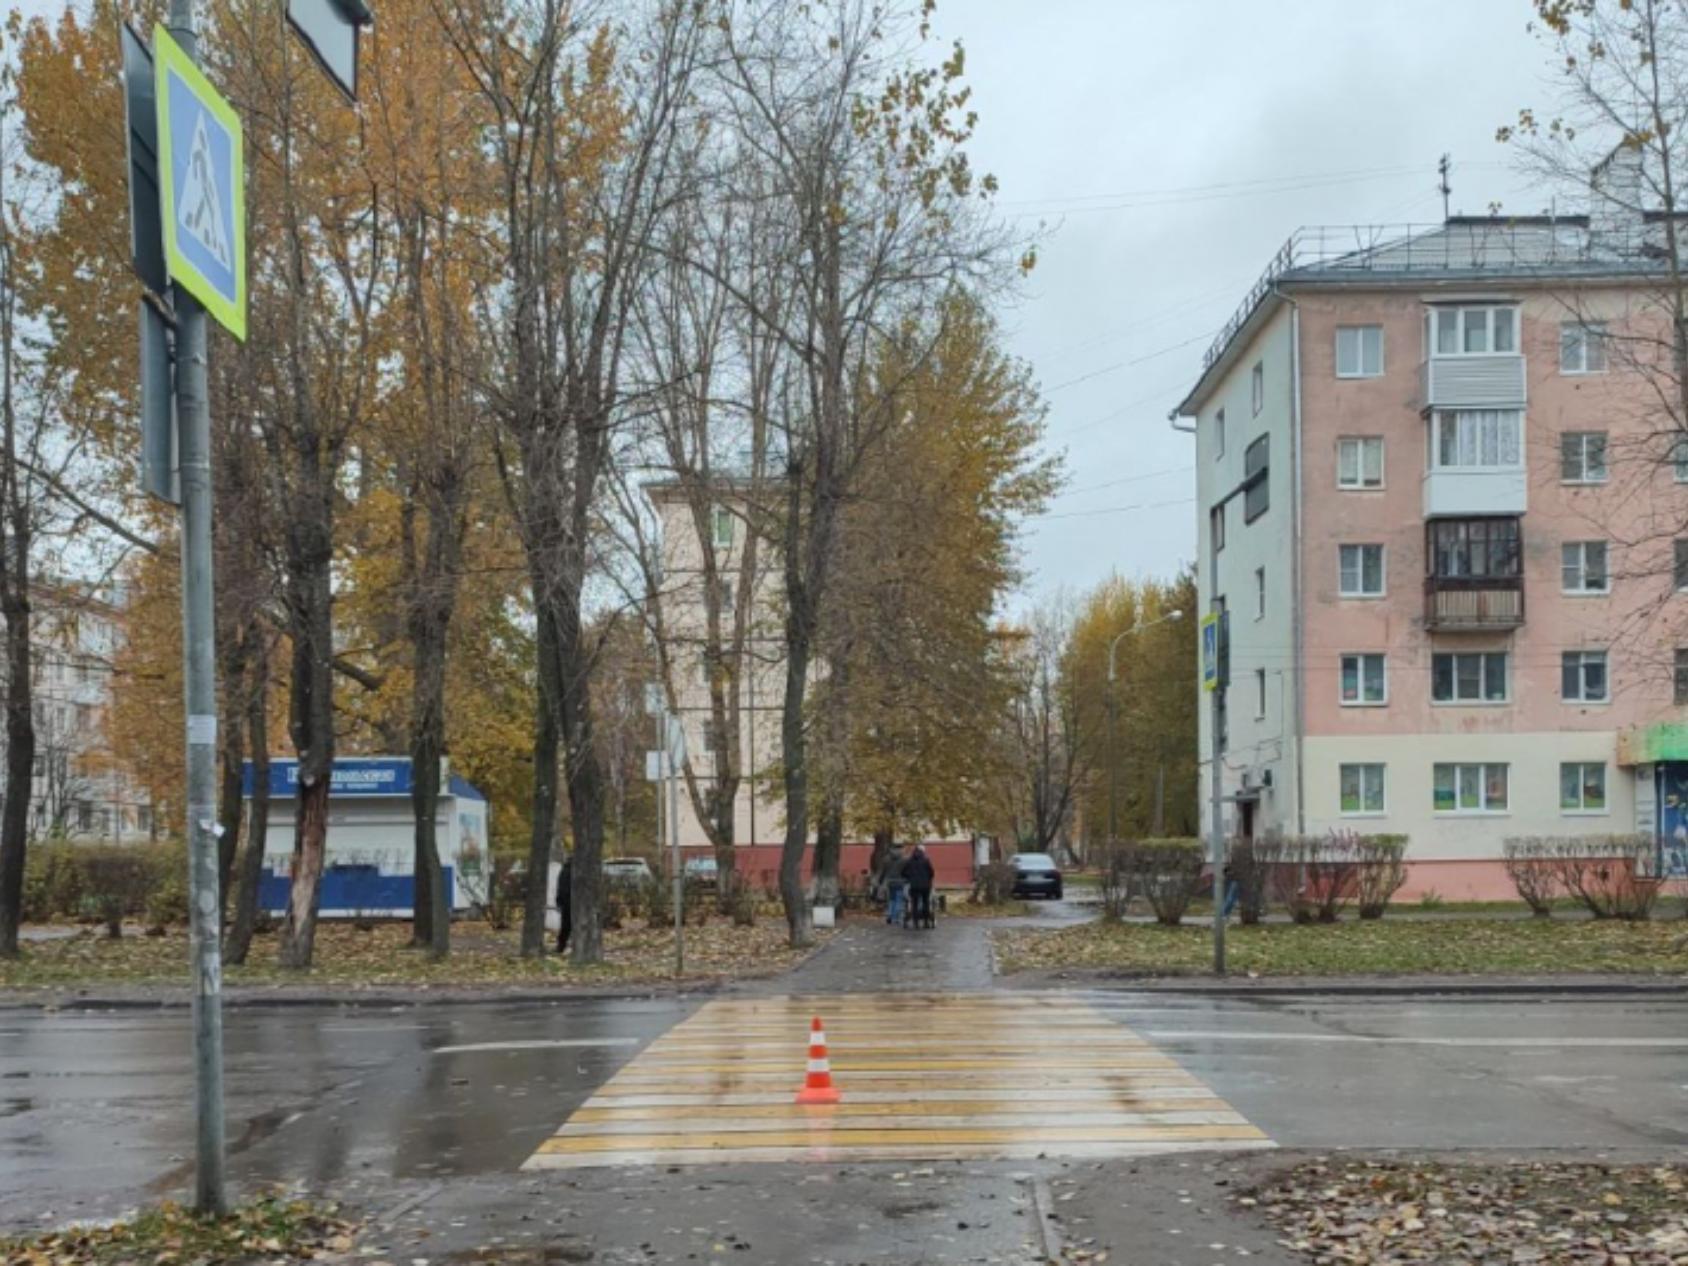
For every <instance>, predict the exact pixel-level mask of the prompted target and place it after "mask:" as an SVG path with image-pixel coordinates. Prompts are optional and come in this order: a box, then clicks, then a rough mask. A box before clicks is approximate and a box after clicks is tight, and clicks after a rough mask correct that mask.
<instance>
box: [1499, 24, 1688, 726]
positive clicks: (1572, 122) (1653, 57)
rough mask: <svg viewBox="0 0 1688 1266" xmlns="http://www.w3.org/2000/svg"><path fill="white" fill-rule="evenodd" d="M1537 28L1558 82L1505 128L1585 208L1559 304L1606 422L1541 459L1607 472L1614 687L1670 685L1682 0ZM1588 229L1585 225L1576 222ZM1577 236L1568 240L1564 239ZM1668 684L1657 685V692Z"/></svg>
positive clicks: (1682, 401)
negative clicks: (1550, 94)
mask: <svg viewBox="0 0 1688 1266" xmlns="http://www.w3.org/2000/svg"><path fill="white" fill-rule="evenodd" d="M1534 8H1535V10H1536V19H1537V20H1536V22H1535V23H1534V24H1533V28H1534V29H1535V30H1536V32H1537V34H1538V35H1539V36H1540V37H1541V38H1542V40H1543V42H1544V44H1545V46H1546V48H1547V51H1548V53H1549V60H1550V64H1551V65H1552V66H1553V67H1554V68H1555V70H1556V72H1557V75H1558V79H1559V88H1560V93H1559V101H1558V102H1557V104H1556V107H1555V109H1554V110H1553V111H1552V112H1551V113H1542V112H1538V111H1537V110H1535V109H1524V110H1522V111H1520V113H1519V117H1518V119H1517V121H1516V122H1515V123H1513V124H1510V125H1508V126H1505V127H1502V128H1501V129H1500V131H1499V137H1500V139H1501V140H1502V141H1503V142H1507V143H1509V144H1510V145H1512V146H1513V147H1514V149H1515V151H1516V152H1517V153H1518V155H1519V157H1520V159H1521V160H1522V162H1523V164H1524V165H1525V167H1526V168H1527V169H1528V170H1529V171H1530V172H1531V173H1532V174H1534V175H1535V176H1537V177H1538V178H1539V179H1541V180H1542V182H1543V183H1544V184H1545V185H1546V186H1548V187H1549V188H1550V189H1552V190H1553V191H1554V193H1555V195H1556V197H1557V198H1559V199H1562V200H1563V203H1566V204H1569V205H1571V206H1573V207H1575V208H1577V209H1579V210H1581V209H1586V217H1584V218H1582V219H1580V220H1578V221H1576V222H1574V223H1573V224H1571V225H1569V226H1567V227H1566V228H1564V229H1560V230H1557V234H1558V236H1557V237H1556V239H1555V242H1554V254H1553V256H1552V258H1551V259H1550V260H1548V261H1547V262H1549V263H1553V264H1560V265H1574V267H1570V268H1563V269H1559V270H1555V269H1552V268H1550V269H1548V270H1547V275H1548V276H1550V277H1552V276H1553V275H1554V274H1555V272H1556V271H1558V272H1559V275H1561V276H1563V277H1564V280H1563V281H1562V282H1560V283H1559V284H1558V285H1557V286H1556V287H1555V289H1554V290H1553V291H1552V292H1551V293H1552V294H1553V295H1554V298H1555V299H1556V300H1557V302H1558V303H1559V305H1560V307H1561V309H1562V313H1563V322H1564V324H1563V327H1562V330H1563V333H1562V338H1561V348H1560V349H1559V350H1560V356H1561V359H1562V360H1566V359H1569V360H1572V361H1575V362H1577V363H1580V364H1581V365H1582V366H1583V367H1585V368H1586V369H1588V370H1591V371H1594V370H1602V371H1606V376H1605V378H1604V379H1601V378H1589V379H1586V380H1585V382H1586V383H1587V384H1588V389H1589V390H1590V391H1591V392H1592V393H1593V394H1594V395H1595V396H1596V397H1597V398H1598V399H1599V400H1600V403H1601V407H1602V410H1603V411H1604V413H1605V415H1606V417H1607V418H1608V419H1609V420H1610V430H1609V431H1605V432H1600V433H1597V434H1596V435H1594V436H1593V437H1590V436H1587V435H1585V434H1583V433H1581V432H1575V431H1567V432H1566V433H1564V434H1562V435H1561V436H1560V437H1559V442H1558V443H1557V444H1555V445H1553V446H1552V447H1551V449H1550V450H1549V451H1548V453H1547V455H1546V459H1547V460H1548V461H1550V462H1552V463H1553V464H1554V466H1555V467H1556V469H1554V470H1553V471H1551V472H1546V473H1547V475H1548V476H1549V477H1550V478H1552V479H1554V480H1558V479H1560V478H1562V477H1563V478H1567V479H1574V480H1576V481H1584V480H1586V481H1587V482H1600V483H1605V484H1608V485H1609V492H1608V494H1607V495H1603V496H1599V497H1589V498H1585V499H1583V500H1582V501H1581V502H1580V503H1579V504H1580V506H1581V511H1580V512H1581V513H1582V515H1583V517H1584V518H1585V519H1586V521H1587V522H1588V523H1589V525H1590V529H1591V530H1590V532H1589V535H1590V536H1591V537H1598V538H1600V540H1602V541H1604V542H1608V543H1609V544H1608V546H1606V547H1604V548H1605V549H1606V553H1605V554H1604V555H1603V556H1602V558H1601V561H1600V567H1601V570H1602V571H1603V572H1604V575H1605V577H1606V578H1608V579H1609V580H1622V581H1624V582H1625V584H1624V586H1623V592H1622V594H1621V597H1622V599H1623V600H1622V601H1621V602H1620V603H1615V604H1614V625H1615V638H1614V640H1622V641H1623V642H1624V643H1625V644H1626V646H1627V648H1628V649H1627V650H1626V655H1625V659H1626V661H1627V667H1628V668H1629V669H1630V672H1629V674H1628V677H1629V679H1628V681H1627V682H1623V683H1619V688H1620V689H1631V690H1639V691H1644V692H1646V693H1647V694H1648V695H1651V696H1655V697H1656V696H1657V695H1658V694H1660V693H1662V692H1663V693H1668V692H1670V691H1671V690H1672V679H1673V676H1674V675H1675V673H1676V671H1677V664H1676V663H1675V655H1674V652H1673V648H1674V647H1675V646H1676V645H1679V644H1680V642H1681V638H1680V636H1679V635H1680V633H1681V632H1682V631H1683V629H1684V627H1685V622H1684V620H1683V617H1682V615H1681V613H1680V604H1679V603H1677V602H1674V601H1672V598H1673V596H1674V594H1675V593H1676V591H1677V590H1678V589H1680V588H1682V587H1683V585H1684V584H1685V583H1688V548H1685V547H1688V511H1684V509H1683V502H1682V498H1681V496H1680V487H1679V485H1680V484H1681V483H1682V482H1683V481H1684V480H1685V479H1688V276H1685V275H1684V247H1685V243H1684V233H1685V231H1688V220H1685V217H1684V210H1685V208H1684V205H1683V197H1684V194H1683V180H1684V177H1685V175H1688V9H1685V8H1684V7H1683V6H1682V5H1681V4H1679V3H1676V2H1675V0H1570V2H1567V0H1535V3H1534ZM1579 229H1580V231H1579ZM1567 242H1571V243H1574V245H1573V246H1570V247H1569V248H1567V246H1566V243H1567ZM1661 688H1662V689H1661Z"/></svg>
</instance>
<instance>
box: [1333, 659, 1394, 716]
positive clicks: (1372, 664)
mask: <svg viewBox="0 0 1688 1266" xmlns="http://www.w3.org/2000/svg"><path fill="white" fill-rule="evenodd" d="M1341 681H1342V690H1341V695H1342V703H1343V706H1345V707H1350V708H1357V707H1376V706H1378V705H1380V704H1384V703H1387V702H1388V701H1389V685H1388V680H1387V678H1386V676H1385V674H1384V667H1383V656H1382V655H1358V654H1356V655H1344V656H1343V657H1342V674H1341Z"/></svg>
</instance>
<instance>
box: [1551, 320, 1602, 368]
mask: <svg viewBox="0 0 1688 1266" xmlns="http://www.w3.org/2000/svg"><path fill="white" fill-rule="evenodd" d="M1559 372H1560V373H1562V374H1603V373H1605V372H1606V326H1605V323H1604V322H1601V321H1587V322H1584V321H1566V322H1564V323H1563V324H1561V325H1560V327H1559Z"/></svg>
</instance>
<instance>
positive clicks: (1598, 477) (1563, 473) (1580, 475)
mask: <svg viewBox="0 0 1688 1266" xmlns="http://www.w3.org/2000/svg"><path fill="white" fill-rule="evenodd" d="M1559 478H1560V480H1561V481H1562V482H1564V483H1568V484H1603V483H1605V482H1606V432H1604V431H1566V432H1565V433H1564V434H1563V435H1561V436H1560V437H1559Z"/></svg>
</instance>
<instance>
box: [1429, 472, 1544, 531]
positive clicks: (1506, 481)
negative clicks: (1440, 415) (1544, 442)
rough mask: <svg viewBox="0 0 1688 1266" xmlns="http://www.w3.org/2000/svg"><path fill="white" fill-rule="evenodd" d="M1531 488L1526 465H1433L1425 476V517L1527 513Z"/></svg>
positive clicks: (1441, 517)
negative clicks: (1434, 466) (1525, 468)
mask: <svg viewBox="0 0 1688 1266" xmlns="http://www.w3.org/2000/svg"><path fill="white" fill-rule="evenodd" d="M1529 490H1530V482H1529V479H1528V478H1527V476H1526V472H1525V470H1524V467H1523V466H1522V465H1518V466H1464V467H1446V466H1444V467H1436V468H1432V469H1431V470H1430V471H1428V472H1427V473H1426V474H1425V476H1424V517H1425V518H1427V519H1446V518H1459V517H1463V516H1466V515H1483V514H1505V515H1512V514H1523V513H1524V512H1525V511H1526V510H1528V509H1529Z"/></svg>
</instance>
